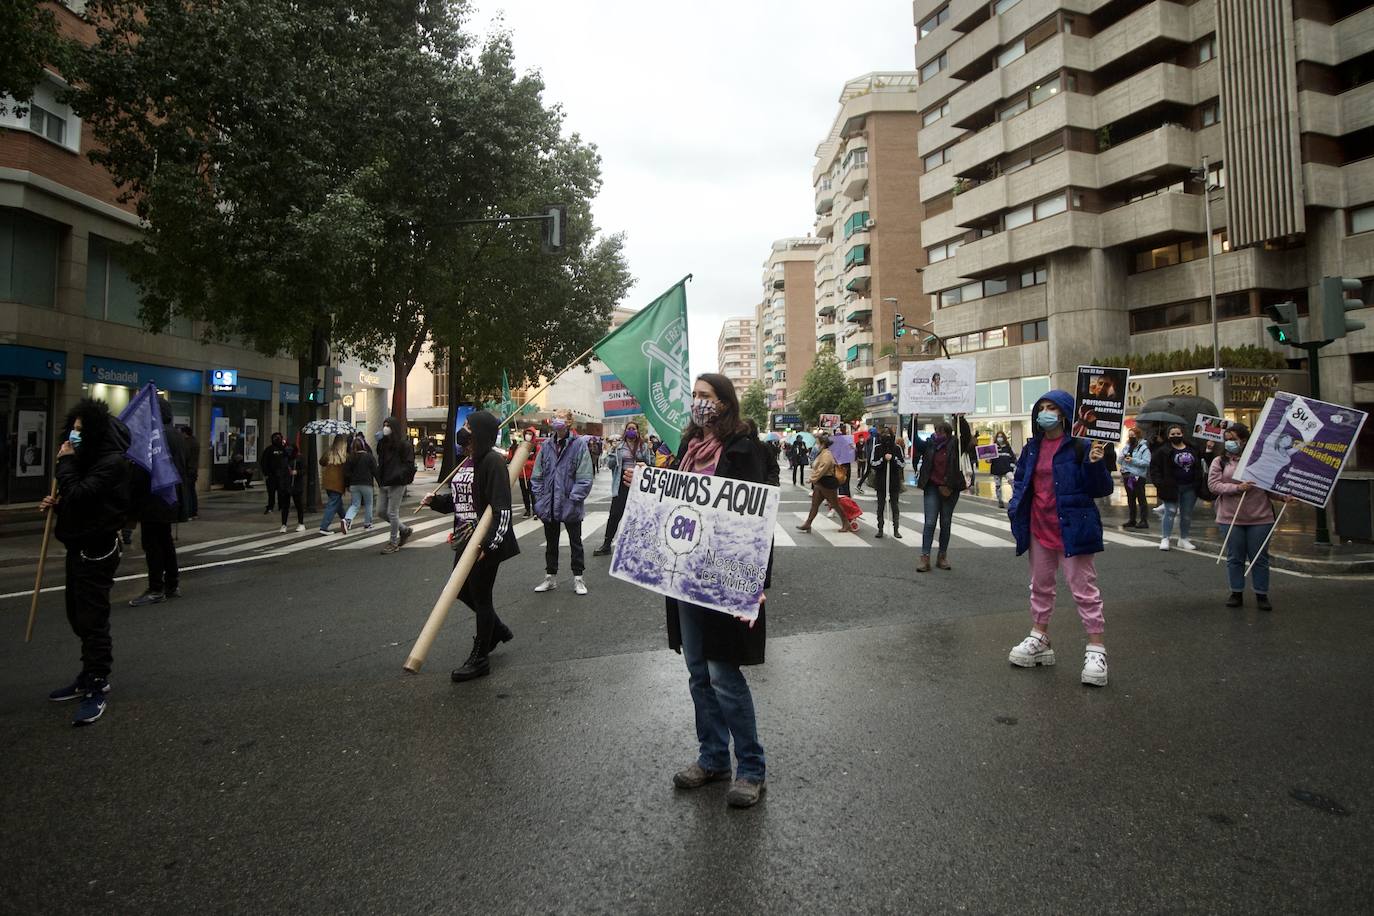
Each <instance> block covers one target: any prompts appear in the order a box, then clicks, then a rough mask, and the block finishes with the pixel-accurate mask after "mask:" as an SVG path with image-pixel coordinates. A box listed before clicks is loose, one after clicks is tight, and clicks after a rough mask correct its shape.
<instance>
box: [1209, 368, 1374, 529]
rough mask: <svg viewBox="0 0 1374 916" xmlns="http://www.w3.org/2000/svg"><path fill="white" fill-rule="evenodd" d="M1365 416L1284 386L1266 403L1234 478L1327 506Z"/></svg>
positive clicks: (1362, 412) (1360, 412) (1312, 503)
mask: <svg viewBox="0 0 1374 916" xmlns="http://www.w3.org/2000/svg"><path fill="white" fill-rule="evenodd" d="M1367 417H1368V414H1366V413H1365V412H1364V411H1362V410H1356V409H1354V408H1353V407H1344V406H1342V405H1340V404H1329V403H1327V402H1326V401H1317V400H1313V399H1312V398H1304V397H1300V396H1298V395H1296V394H1290V393H1288V392H1286V391H1280V392H1278V393H1277V394H1275V395H1274V396H1273V397H1272V398H1270V399H1269V400H1268V401H1267V402H1265V405H1264V410H1263V411H1261V412H1260V416H1259V422H1258V423H1256V424H1255V429H1254V430H1253V431H1252V432H1251V433H1250V438H1249V440H1248V441H1247V442H1246V443H1245V451H1244V452H1242V453H1241V456H1240V463H1239V464H1237V465H1236V472H1235V475H1234V476H1235V479H1236V480H1248V481H1250V482H1251V483H1253V484H1254V485H1255V486H1257V487H1259V488H1260V489H1262V490H1268V491H1269V492H1270V493H1277V494H1279V495H1281V496H1292V497H1293V498H1294V499H1300V500H1302V501H1303V502H1305V503H1308V504H1310V505H1313V506H1325V505H1326V504H1327V502H1329V501H1330V499H1331V494H1332V492H1333V491H1334V490H1335V489H1336V479H1337V478H1338V477H1340V475H1341V470H1342V469H1343V468H1344V467H1345V462H1346V461H1347V460H1348V459H1349V458H1350V451H1351V449H1352V448H1354V444H1355V440H1356V439H1357V438H1359V435H1360V429H1361V427H1363V426H1364V421H1365V419H1366V418H1367Z"/></svg>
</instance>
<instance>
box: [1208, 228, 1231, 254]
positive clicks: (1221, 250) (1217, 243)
mask: <svg viewBox="0 0 1374 916" xmlns="http://www.w3.org/2000/svg"><path fill="white" fill-rule="evenodd" d="M1230 250H1231V239H1230V237H1229V236H1228V235H1227V234H1226V230H1225V229H1218V230H1217V231H1216V232H1213V233H1212V254H1225V253H1226V252H1228V251H1230Z"/></svg>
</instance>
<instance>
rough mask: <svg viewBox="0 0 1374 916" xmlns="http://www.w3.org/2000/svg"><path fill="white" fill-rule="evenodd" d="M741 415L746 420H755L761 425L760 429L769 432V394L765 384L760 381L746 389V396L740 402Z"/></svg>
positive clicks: (755, 381)
mask: <svg viewBox="0 0 1374 916" xmlns="http://www.w3.org/2000/svg"><path fill="white" fill-rule="evenodd" d="M739 410H740V413H741V414H743V415H744V416H745V418H747V419H750V420H753V421H754V422H755V423H757V424H758V425H759V429H760V430H762V431H764V432H767V430H768V392H767V391H765V390H764V387H763V382H762V381H761V380H759V379H755V380H754V381H752V382H750V383H749V387H748V388H746V389H744V396H743V397H741V398H740V402H739Z"/></svg>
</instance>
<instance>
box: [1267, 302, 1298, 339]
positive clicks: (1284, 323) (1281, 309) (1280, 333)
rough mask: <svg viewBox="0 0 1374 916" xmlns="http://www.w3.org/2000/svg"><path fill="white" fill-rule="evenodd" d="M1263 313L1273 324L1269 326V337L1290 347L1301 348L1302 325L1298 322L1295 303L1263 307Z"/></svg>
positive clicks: (1281, 303)
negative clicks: (1266, 313)
mask: <svg viewBox="0 0 1374 916" xmlns="http://www.w3.org/2000/svg"><path fill="white" fill-rule="evenodd" d="M1265 311H1267V312H1268V313H1269V317H1270V318H1272V319H1274V322H1275V323H1274V324H1271V325H1269V336H1270V337H1272V338H1274V340H1276V341H1278V342H1279V343H1281V344H1287V345H1288V346H1290V347H1301V346H1302V343H1303V341H1302V325H1301V324H1300V323H1299V321H1298V304H1297V303H1296V302H1280V303H1278V304H1276V305H1269V306H1265Z"/></svg>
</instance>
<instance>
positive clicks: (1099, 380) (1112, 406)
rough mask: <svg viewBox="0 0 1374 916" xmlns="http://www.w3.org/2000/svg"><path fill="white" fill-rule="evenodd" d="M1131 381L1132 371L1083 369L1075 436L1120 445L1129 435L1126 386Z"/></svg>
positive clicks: (1076, 404) (1077, 394) (1075, 411)
mask: <svg viewBox="0 0 1374 916" xmlns="http://www.w3.org/2000/svg"><path fill="white" fill-rule="evenodd" d="M1130 378H1131V370H1130V369H1112V368H1107V367H1105V366H1079V367H1078V389H1077V391H1076V392H1075V396H1074V405H1073V430H1072V433H1073V435H1075V436H1081V437H1083V438H1085V439H1101V440H1103V441H1105V442H1120V441H1121V436H1122V433H1124V432H1125V423H1126V383H1127V382H1129V381H1130Z"/></svg>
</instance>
